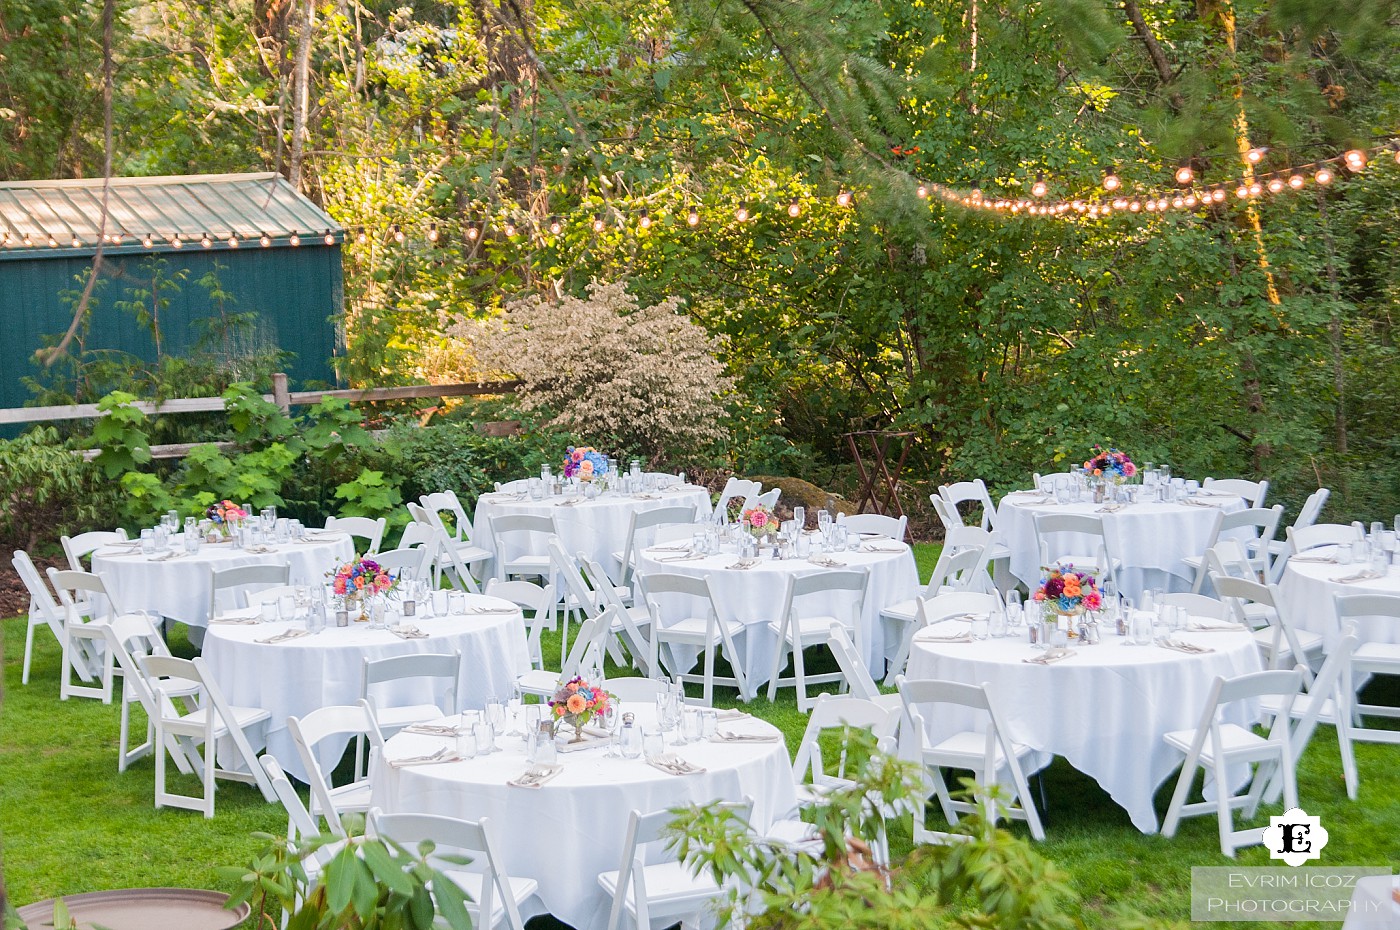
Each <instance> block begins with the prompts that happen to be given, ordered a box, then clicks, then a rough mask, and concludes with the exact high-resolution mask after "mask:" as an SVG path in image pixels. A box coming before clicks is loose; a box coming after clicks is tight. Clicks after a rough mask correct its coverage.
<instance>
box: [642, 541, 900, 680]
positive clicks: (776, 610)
mask: <svg viewBox="0 0 1400 930" xmlns="http://www.w3.org/2000/svg"><path fill="white" fill-rule="evenodd" d="M879 545H881V546H887V547H889V548H890V549H895V548H896V547H897V548H898V551H891V552H866V551H860V550H852V551H847V552H838V553H829V554H828V557H830V558H832V559H834V560H836V561H840V562H845V563H846V570H856V571H865V572H868V573H869V576H870V580H869V582H868V583H867V584H866V589H865V600H864V602H863V604H862V609H861V617H860V623H861V649H862V652H863V658H864V659H865V663H866V666H867V667H868V668H869V669H870V670H871V674H872V675H874V676H875V677H876V678H879V677H881V676H882V675H883V670H884V667H885V660H886V659H887V658H891V657H892V656H893V653H894V652H896V651H897V650H898V647H899V635H900V633H901V631H902V627H899V628H895V627H892V628H890V629H886V628H885V626H884V624H883V623H882V621H881V620H880V611H881V610H882V609H883V608H885V607H889V606H890V605H892V604H897V603H899V602H900V601H907V600H911V599H913V598H914V597H915V596H916V595H917V594H918V593H919V570H918V567H917V566H916V565H915V564H914V553H913V550H911V549H910V548H909V547H908V546H907V545H906V544H904V543H895V542H894V541H892V540H880V541H879ZM675 556H676V553H675V552H674V551H664V550H658V549H646V550H643V551H642V552H640V553H639V554H638V555H637V574H638V575H639V576H641V577H642V578H643V579H645V577H646V576H647V575H648V574H651V573H654V572H668V573H673V574H677V575H691V576H693V577H698V578H712V579H714V580H713V583H712V585H711V590H712V591H713V592H714V598H715V611H716V612H717V613H718V615H719V616H720V617H721V618H722V619H726V620H740V621H742V622H743V624H744V627H745V632H744V634H743V636H742V637H740V638H739V639H738V641H736V643H735V645H736V646H737V647H738V648H739V649H740V650H741V651H742V652H743V653H744V675H745V676H747V678H748V681H749V685H750V687H751V688H754V689H757V688H758V686H759V685H762V684H765V683H766V682H767V681H768V678H769V676H770V675H771V674H772V672H773V656H774V652H775V651H776V649H777V635H776V634H775V633H774V632H773V630H772V628H771V627H769V626H768V623H769V622H770V621H776V620H778V619H779V618H780V614H781V613H782V608H783V581H784V576H785V575H788V574H795V575H811V574H815V573H817V572H825V571H830V570H831V569H827V568H823V567H821V566H818V565H813V564H812V563H811V562H809V561H808V560H806V559H785V560H782V561H775V560H772V559H765V560H764V561H762V562H760V563H759V564H758V565H756V566H755V567H753V568H750V569H746V570H743V571H737V570H731V569H729V567H728V566H730V565H733V564H735V563H736V562H737V561H738V560H739V558H738V556H736V555H735V554H734V553H731V552H726V553H721V554H719V555H711V556H707V557H705V558H703V559H695V560H691V561H664V560H666V559H672V558H674V557H675ZM641 584H642V586H643V587H645V585H646V582H645V580H643V581H642V582H641ZM669 597H673V598H677V599H679V598H678V596H675V595H671V596H669ZM685 606H686V605H684V604H680V603H675V604H671V603H668V602H667V601H666V600H664V599H663V600H662V603H661V607H662V609H663V612H677V611H680V610H682V609H684V607H685ZM797 608H798V614H799V616H816V615H828V616H829V615H832V614H833V613H835V612H834V611H833V609H832V604H831V603H829V602H826V601H825V600H824V599H823V598H821V597H818V596H813V597H810V598H803V599H800V600H798V602H797ZM702 616H703V615H702ZM839 616H841V617H842V619H843V620H844V619H845V618H846V617H848V616H849V609H847V610H846V611H845V612H843V613H840V614H839ZM673 655H674V658H675V661H676V663H677V664H676V665H675V666H673V668H677V669H684V670H689V669H690V667H691V666H692V665H693V664H694V662H695V658H696V656H697V655H698V651H697V650H694V649H679V648H675V649H673Z"/></svg>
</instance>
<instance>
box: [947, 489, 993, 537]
mask: <svg viewBox="0 0 1400 930" xmlns="http://www.w3.org/2000/svg"><path fill="white" fill-rule="evenodd" d="M938 496H939V497H940V498H942V499H943V501H944V502H945V503H947V504H949V505H950V506H952V508H953V510H954V512H956V513H958V514H959V517H958V522H959V523H964V522H966V521H964V520H963V519H962V516H961V509H960V508H959V507H958V505H959V504H968V503H970V504H974V505H975V506H977V507H978V508H979V509H980V510H981V512H982V514H981V516H982V519H981V522H980V526H981V527H982V529H984V530H986V531H987V532H989V533H990V532H992V531H993V530H995V529H996V526H995V523H996V515H997V514H996V510H997V509H996V506H995V505H994V504H993V503H992V496H991V495H990V494H988V493H987V483H986V482H985V481H983V480H982V479H981V478H976V479H974V480H972V481H958V482H955V483H953V484H944V485H939V488H938Z"/></svg>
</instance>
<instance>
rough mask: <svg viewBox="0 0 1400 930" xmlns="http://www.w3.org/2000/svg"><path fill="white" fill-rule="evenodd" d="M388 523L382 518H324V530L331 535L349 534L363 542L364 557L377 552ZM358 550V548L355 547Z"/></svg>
mask: <svg viewBox="0 0 1400 930" xmlns="http://www.w3.org/2000/svg"><path fill="white" fill-rule="evenodd" d="M387 525H388V521H387V520H386V519H385V518H384V517H377V518H370V517H326V530H327V531H329V532H333V533H349V534H350V535H351V536H353V537H356V538H357V539H363V540H364V541H365V551H364V554H365V555H372V554H374V553H376V552H378V551H379V546H380V544H381V543H383V542H384V527H385V526H387ZM357 548H358V547H357Z"/></svg>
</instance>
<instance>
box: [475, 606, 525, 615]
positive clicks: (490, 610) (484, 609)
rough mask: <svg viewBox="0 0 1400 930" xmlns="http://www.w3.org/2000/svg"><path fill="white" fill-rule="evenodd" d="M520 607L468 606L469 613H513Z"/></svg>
mask: <svg viewBox="0 0 1400 930" xmlns="http://www.w3.org/2000/svg"><path fill="white" fill-rule="evenodd" d="M518 610H520V608H519V607H468V608H467V613H469V614H513V613H515V612H517V611H518Z"/></svg>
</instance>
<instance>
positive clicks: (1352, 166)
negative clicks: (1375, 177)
mask: <svg viewBox="0 0 1400 930" xmlns="http://www.w3.org/2000/svg"><path fill="white" fill-rule="evenodd" d="M1342 161H1343V162H1345V163H1346V166H1347V170H1348V171H1350V172H1352V173H1353V174H1358V173H1360V172H1361V171H1362V170H1363V169H1364V168H1365V167H1366V153H1365V152H1363V151H1361V150H1360V149H1352V150H1351V151H1349V152H1346V153H1345V154H1343V155H1342Z"/></svg>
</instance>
